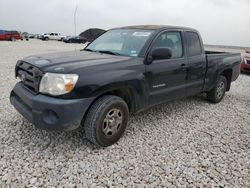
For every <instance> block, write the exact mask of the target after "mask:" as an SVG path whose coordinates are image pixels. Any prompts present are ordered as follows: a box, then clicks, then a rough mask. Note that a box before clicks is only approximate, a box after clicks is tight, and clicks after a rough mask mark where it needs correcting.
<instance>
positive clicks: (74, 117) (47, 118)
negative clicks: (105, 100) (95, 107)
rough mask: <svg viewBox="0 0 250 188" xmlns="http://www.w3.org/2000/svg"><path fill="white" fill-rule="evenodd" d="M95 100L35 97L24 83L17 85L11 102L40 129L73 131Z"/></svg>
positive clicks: (11, 96) (39, 95)
mask: <svg viewBox="0 0 250 188" xmlns="http://www.w3.org/2000/svg"><path fill="white" fill-rule="evenodd" d="M93 100H94V98H86V99H59V98H54V97H49V96H45V95H41V94H38V95H34V94H33V93H31V92H30V91H29V90H28V89H26V88H25V87H24V86H23V84H22V83H20V82H19V83H17V84H16V85H15V87H14V89H13V90H12V91H11V94H10V102H11V104H12V105H13V106H14V107H15V108H16V110H17V111H18V112H19V113H20V114H22V116H23V117H25V118H26V119H27V120H28V121H30V122H31V123H33V124H34V125H35V127H37V128H39V129H44V130H49V131H62V130H73V129H76V128H78V127H79V126H80V123H81V120H82V118H83V116H84V114H85V113H86V111H87V109H88V108H89V106H90V104H91V103H92V101H93Z"/></svg>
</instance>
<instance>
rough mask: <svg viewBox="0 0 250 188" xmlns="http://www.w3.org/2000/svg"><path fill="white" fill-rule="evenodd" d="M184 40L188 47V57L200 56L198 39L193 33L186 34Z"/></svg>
mask: <svg viewBox="0 0 250 188" xmlns="http://www.w3.org/2000/svg"><path fill="white" fill-rule="evenodd" d="M186 39H187V45H188V55H189V56H196V55H201V54H202V48H201V43H200V38H199V36H198V34H197V33H195V32H186Z"/></svg>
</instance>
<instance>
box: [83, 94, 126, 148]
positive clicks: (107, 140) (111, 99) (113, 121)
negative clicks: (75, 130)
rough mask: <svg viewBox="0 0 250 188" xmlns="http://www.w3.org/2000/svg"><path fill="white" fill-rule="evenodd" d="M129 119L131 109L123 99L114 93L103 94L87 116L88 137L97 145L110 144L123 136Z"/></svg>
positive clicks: (86, 129) (85, 127)
mask: <svg viewBox="0 0 250 188" xmlns="http://www.w3.org/2000/svg"><path fill="white" fill-rule="evenodd" d="M128 120H129V110H128V106H127V104H126V102H125V101H124V100H123V99H121V98H120V97H117V96H113V95H107V96H103V97H101V98H99V99H98V100H97V101H96V102H95V103H94V104H93V105H92V106H91V107H90V110H89V112H88V114H87V116H86V119H85V121H84V129H85V134H86V137H87V139H88V140H89V141H90V142H92V143H93V144H95V145H97V146H101V147H107V146H110V145H112V144H114V143H116V142H117V141H118V140H119V139H120V138H121V136H122V135H123V133H124V131H125V129H126V126H127V124H128Z"/></svg>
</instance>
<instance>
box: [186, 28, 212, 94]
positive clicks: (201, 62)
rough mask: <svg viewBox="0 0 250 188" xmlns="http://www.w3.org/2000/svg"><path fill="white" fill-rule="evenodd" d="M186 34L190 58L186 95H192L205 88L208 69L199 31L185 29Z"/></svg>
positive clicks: (188, 56)
mask: <svg viewBox="0 0 250 188" xmlns="http://www.w3.org/2000/svg"><path fill="white" fill-rule="evenodd" d="M184 36H185V37H184V38H185V46H186V51H187V53H186V54H187V59H188V63H187V84H186V95H187V96H192V95H195V94H198V93H200V92H201V91H202V90H203V86H204V82H205V75H206V69H207V68H206V55H205V52H204V49H203V43H202V41H201V38H200V36H199V34H198V33H196V32H193V31H185V32H184Z"/></svg>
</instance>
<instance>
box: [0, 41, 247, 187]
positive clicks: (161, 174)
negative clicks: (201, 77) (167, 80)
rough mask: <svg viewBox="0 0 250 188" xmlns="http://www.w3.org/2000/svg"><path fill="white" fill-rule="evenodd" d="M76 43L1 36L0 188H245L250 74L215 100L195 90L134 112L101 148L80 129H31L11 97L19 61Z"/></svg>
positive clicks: (243, 76) (65, 48) (67, 47)
mask: <svg viewBox="0 0 250 188" xmlns="http://www.w3.org/2000/svg"><path fill="white" fill-rule="evenodd" d="M75 47H76V48H77V49H79V48H80V47H81V45H72V44H64V43H62V42H51V41H48V42H44V41H38V40H31V41H19V42H0V67H1V68H0V90H1V92H0V187H1V185H2V186H3V187H5V186H6V185H12V186H13V187H24V186H26V187H45V186H46V187H47V186H49V187H58V186H61V187H86V186H90V185H92V186H93V187H95V186H105V187H106V186H119V185H120V186H122V185H123V186H124V185H126V186H131V187H134V186H140V185H149V187H156V186H164V187H250V75H240V77H239V78H238V80H237V81H236V82H235V83H233V85H232V88H231V91H230V92H229V93H227V94H226V96H225V98H224V100H223V101H222V102H221V103H220V104H217V105H213V104H209V103H208V102H207V101H206V100H205V96H203V95H200V96H196V97H191V98H187V99H183V100H180V101H175V102H170V103H167V104H163V105H160V106H157V107H154V108H152V109H149V110H147V111H145V112H142V113H139V114H137V115H134V116H132V117H131V120H130V123H129V126H128V129H127V131H126V134H125V135H124V136H123V137H122V138H121V140H120V141H119V142H118V143H117V144H115V145H113V146H111V147H108V148H105V149H98V148H96V147H95V146H93V145H92V144H90V143H89V142H88V141H87V140H86V139H85V138H84V133H83V129H82V128H80V129H79V130H75V131H73V132H66V133H65V132H62V133H48V132H46V131H42V130H38V129H35V128H33V127H32V125H31V124H30V123H28V122H27V121H26V120H24V119H23V118H22V117H21V115H19V114H18V113H17V112H16V110H14V108H13V107H12V106H11V105H10V103H9V93H10V91H11V89H12V88H13V86H14V84H15V83H16V82H17V80H15V79H14V66H15V63H16V61H17V60H18V59H20V58H22V57H24V56H28V55H31V54H38V53H47V52H55V51H67V50H74V49H75Z"/></svg>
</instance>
